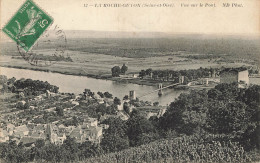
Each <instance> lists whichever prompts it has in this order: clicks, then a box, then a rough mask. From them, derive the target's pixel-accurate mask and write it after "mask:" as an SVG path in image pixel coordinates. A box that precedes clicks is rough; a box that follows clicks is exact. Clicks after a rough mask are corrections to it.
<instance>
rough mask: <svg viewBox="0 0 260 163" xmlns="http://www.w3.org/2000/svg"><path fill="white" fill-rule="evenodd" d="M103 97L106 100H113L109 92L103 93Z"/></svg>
mask: <svg viewBox="0 0 260 163" xmlns="http://www.w3.org/2000/svg"><path fill="white" fill-rule="evenodd" d="M104 96H105V97H106V98H113V95H112V94H111V93H109V92H105V93H104Z"/></svg>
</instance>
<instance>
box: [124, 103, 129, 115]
mask: <svg viewBox="0 0 260 163" xmlns="http://www.w3.org/2000/svg"><path fill="white" fill-rule="evenodd" d="M123 109H124V111H125V112H126V113H127V114H130V108H129V106H128V103H127V102H124V105H123Z"/></svg>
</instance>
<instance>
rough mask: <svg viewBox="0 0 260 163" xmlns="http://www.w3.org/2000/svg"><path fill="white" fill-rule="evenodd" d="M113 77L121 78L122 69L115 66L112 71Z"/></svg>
mask: <svg viewBox="0 0 260 163" xmlns="http://www.w3.org/2000/svg"><path fill="white" fill-rule="evenodd" d="M111 71H112V77H119V75H120V73H121V69H120V67H119V66H114V67H113V68H112V69H111Z"/></svg>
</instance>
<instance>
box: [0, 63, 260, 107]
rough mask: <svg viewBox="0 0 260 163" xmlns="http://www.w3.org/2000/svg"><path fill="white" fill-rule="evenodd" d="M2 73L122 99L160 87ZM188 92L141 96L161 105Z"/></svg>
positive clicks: (16, 71) (255, 81)
mask: <svg viewBox="0 0 260 163" xmlns="http://www.w3.org/2000/svg"><path fill="white" fill-rule="evenodd" d="M0 74H2V75H6V76H7V77H8V78H11V77H15V78H16V79H20V78H25V79H27V78H31V79H33V80H42V81H48V82H49V83H50V84H52V85H56V86H58V87H59V91H60V92H64V93H75V94H79V93H82V92H83V91H84V89H85V88H87V89H90V90H91V91H94V92H98V91H101V92H106V91H108V92H110V93H112V94H113V97H118V98H120V99H122V98H123V97H124V96H125V95H128V94H129V91H130V90H135V92H136V96H137V97H138V96H142V95H144V94H146V93H148V92H151V91H153V90H155V89H158V88H157V87H155V86H146V85H138V84H132V83H120V82H116V81H111V80H102V79H94V78H89V77H85V76H74V75H64V74H59V73H52V72H42V71H33V70H26V69H15V68H7V67H1V71H0ZM250 83H252V84H258V85H260V78H250ZM183 92H188V91H187V90H175V89H164V90H163V95H162V96H161V97H159V96H158V94H157V92H154V93H152V94H149V95H147V96H144V97H142V98H141V100H145V101H151V102H156V101H158V102H159V103H160V105H167V104H170V103H171V102H172V101H174V99H175V98H177V97H178V96H179V95H180V94H181V93H183Z"/></svg>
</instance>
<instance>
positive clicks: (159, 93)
mask: <svg viewBox="0 0 260 163" xmlns="http://www.w3.org/2000/svg"><path fill="white" fill-rule="evenodd" d="M162 94H163V92H162V83H160V84H159V91H158V95H159V96H161V95H162Z"/></svg>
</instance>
